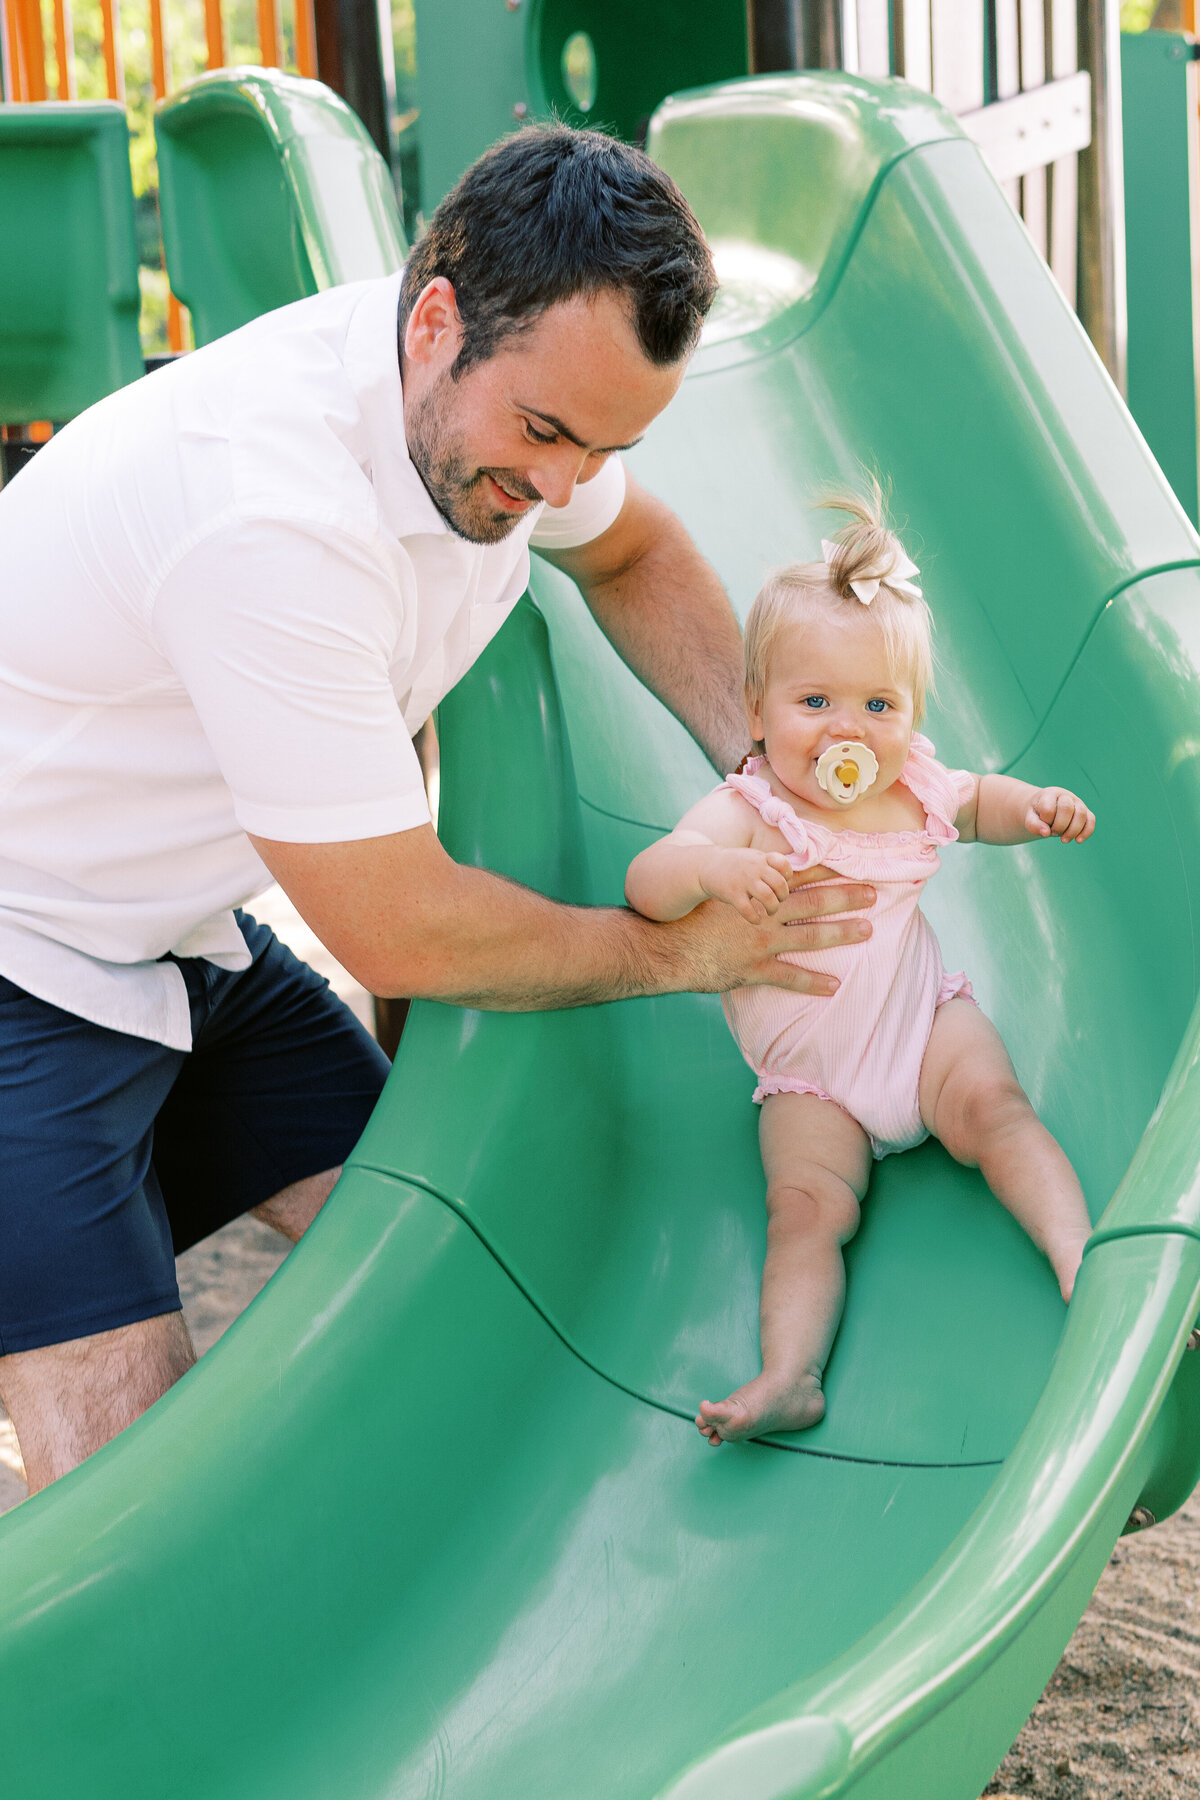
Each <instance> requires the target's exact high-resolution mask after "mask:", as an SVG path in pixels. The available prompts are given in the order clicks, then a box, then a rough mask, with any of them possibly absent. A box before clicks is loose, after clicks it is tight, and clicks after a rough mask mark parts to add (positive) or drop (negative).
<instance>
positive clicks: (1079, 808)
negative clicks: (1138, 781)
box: [954, 775, 1096, 844]
mask: <svg viewBox="0 0 1200 1800" xmlns="http://www.w3.org/2000/svg"><path fill="white" fill-rule="evenodd" d="M954 823H955V826H956V828H957V831H958V835H959V837H960V838H962V839H963V840H964V842H966V843H970V842H971V840H972V839H975V840H976V841H977V842H979V843H981V844H1023V843H1025V842H1026V841H1027V839H1029V838H1031V837H1057V838H1061V839H1062V841H1063V843H1064V844H1082V843H1083V841H1084V839H1085V838H1090V837H1091V835H1092V833H1093V831H1095V829H1096V815H1095V813H1093V812H1092V811H1091V809H1090V808H1089V807H1087V806H1085V805H1084V803H1083V801H1082V800H1081V799H1080V798H1079V796H1078V794H1073V793H1072V792H1071V791H1070V789H1069V788H1060V787H1045V788H1036V787H1031V786H1030V785H1029V783H1028V782H1027V781H1014V780H1013V778H1012V776H1011V775H981V776H980V777H979V779H978V781H977V782H976V783H975V790H974V793H973V794H972V795H971V797H970V799H969V800H967V801H966V803H965V804H964V806H963V807H962V809H961V811H960V812H959V815H958V817H957V818H956V819H955V821H954Z"/></svg>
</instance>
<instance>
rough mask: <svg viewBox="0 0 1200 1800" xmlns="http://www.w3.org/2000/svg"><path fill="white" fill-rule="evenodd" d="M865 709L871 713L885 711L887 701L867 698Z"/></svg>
mask: <svg viewBox="0 0 1200 1800" xmlns="http://www.w3.org/2000/svg"><path fill="white" fill-rule="evenodd" d="M867 711H868V712H873V713H881V712H886V711H887V701H886V700H868V701H867Z"/></svg>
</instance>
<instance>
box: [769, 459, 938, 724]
mask: <svg viewBox="0 0 1200 1800" xmlns="http://www.w3.org/2000/svg"><path fill="white" fill-rule="evenodd" d="M817 504H818V505H819V506H820V507H822V508H824V507H828V508H829V509H830V510H831V511H837V512H846V513H849V514H850V518H851V523H850V524H849V525H845V526H843V527H842V529H841V530H840V531H838V532H835V533H834V536H833V542H834V543H835V544H836V545H837V550H836V552H835V554H834V556H833V559H832V562H829V563H824V562H815V563H792V564H791V565H790V566H789V567H788V568H785V569H775V570H774V571H773V572H772V573H771V574H770V575H769V576H768V577H767V580H766V583H765V585H764V586H763V589H762V592H761V593H760V594H759V595H758V597H757V599H756V600H755V602H754V604H753V606H752V607H751V608H750V613H749V617H748V618H747V620H746V643H745V657H746V699H747V702H748V703H749V705H750V706H751V707H752V708H753V710H754V711H755V712H758V711H760V710H761V707H762V700H763V695H764V693H765V692H766V687H767V677H768V675H769V673H770V667H771V656H772V653H773V651H774V649H775V644H776V640H777V639H778V637H779V634H780V632H781V631H782V630H783V629H784V627H785V626H787V625H791V624H793V623H795V622H796V621H797V620H804V619H811V618H816V617H819V616H820V615H821V614H822V613H826V612H830V611H831V612H833V613H834V615H835V616H836V615H838V614H840V615H841V616H842V617H843V618H844V617H845V616H846V615H847V612H848V610H849V609H851V608H854V609H857V608H859V607H861V605H862V602H861V601H860V600H859V598H858V596H857V595H856V594H855V592H854V590H853V588H852V587H851V585H850V584H851V582H853V581H863V580H870V579H872V578H873V577H876V576H877V577H878V578H879V591H878V593H877V594H876V595H875V598H874V600H872V602H871V606H870V613H871V617H872V619H874V620H876V621H877V622H878V624H879V626H880V628H881V630H882V632H883V642H884V649H885V652H886V655H887V659H888V666H889V668H890V669H891V671H892V676H893V679H894V680H896V681H904V682H907V683H909V684H911V687H912V695H913V722H914V724H919V723H920V721H921V719H922V718H923V717H924V713H925V702H926V700H927V699H928V697H929V695H930V694H931V693H932V692H933V623H932V620H931V618H930V613H929V608H928V606H927V605H926V604H925V601H924V600H923V599H922V600H917V599H914V598H912V597H911V596H910V595H908V594H904V593H901V592H899V591H898V590H897V589H896V588H893V587H890V586H889V585H888V576H889V575H892V574H894V573H895V570H896V565H897V563H898V562H899V561H900V560H901V559H902V558H903V556H904V550H903V548H902V547H901V544H900V541H899V539H898V538H897V537H896V536H895V534H894V533H893V532H892V531H891V530H890V529H889V527H888V524H887V521H886V519H885V517H884V506H883V493H882V491H881V489H880V486H879V483H878V482H877V481H875V480H874V479H872V480H871V481H870V484H869V490H868V493H867V495H866V496H864V495H862V494H854V493H848V492H847V493H829V494H825V495H823V496H822V497H821V499H820V500H819V501H818V502H817Z"/></svg>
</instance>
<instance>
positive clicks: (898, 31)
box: [894, 0, 933, 93]
mask: <svg viewBox="0 0 1200 1800" xmlns="http://www.w3.org/2000/svg"><path fill="white" fill-rule="evenodd" d="M894 18H895V26H894V32H895V46H896V56H895V61H896V73H897V75H903V77H904V79H905V81H910V82H911V83H912V85H913V87H919V88H924V89H925V91H926V92H927V93H928V92H929V91H930V90H931V89H932V87H933V41H932V36H931V28H930V17H929V0H896V11H895V14H894Z"/></svg>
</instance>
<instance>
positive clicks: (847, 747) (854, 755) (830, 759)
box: [817, 740, 879, 806]
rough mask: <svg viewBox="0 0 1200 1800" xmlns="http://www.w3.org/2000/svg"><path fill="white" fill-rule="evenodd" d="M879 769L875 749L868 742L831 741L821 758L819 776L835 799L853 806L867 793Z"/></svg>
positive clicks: (841, 803) (818, 766)
mask: <svg viewBox="0 0 1200 1800" xmlns="http://www.w3.org/2000/svg"><path fill="white" fill-rule="evenodd" d="M878 773H879V764H878V762H876V760H875V752H874V751H873V750H871V749H869V748H868V747H867V745H866V744H857V743H851V742H850V741H849V740H847V741H846V742H845V743H843V744H830V746H829V748H828V750H822V752H821V754H820V756H818V758H817V780H818V781H819V782H820V784H821V786H822V787H823V788H824V789H825V792H826V793H827V794H828V795H829V796H830V798H831V799H833V800H836V801H837V802H838V804H839V805H840V806H849V804H850V802H851V801H852V800H857V799H858V796H859V795H860V794H865V793H866V791H867V789H868V788H869V787H870V786H871V784H872V782H873V781H874V780H875V777H876V776H877V775H878Z"/></svg>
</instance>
